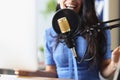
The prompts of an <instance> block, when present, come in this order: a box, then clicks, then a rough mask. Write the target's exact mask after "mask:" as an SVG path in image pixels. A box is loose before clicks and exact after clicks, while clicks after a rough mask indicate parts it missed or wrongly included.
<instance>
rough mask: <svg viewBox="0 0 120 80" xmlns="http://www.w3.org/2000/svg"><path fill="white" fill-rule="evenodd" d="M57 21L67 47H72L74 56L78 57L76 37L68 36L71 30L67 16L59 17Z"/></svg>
mask: <svg viewBox="0 0 120 80" xmlns="http://www.w3.org/2000/svg"><path fill="white" fill-rule="evenodd" d="M57 21H58V25H59V28H60V31H61V33H62V35H63V38H64V41H65V43H66V45H67V47H68V48H70V50H71V52H72V54H73V56H74V57H75V59H77V54H76V51H75V42H74V39H73V38H72V36H68V35H69V32H70V25H69V23H68V20H67V18H66V17H62V18H60V19H58V20H57Z"/></svg>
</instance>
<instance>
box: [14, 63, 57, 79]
mask: <svg viewBox="0 0 120 80" xmlns="http://www.w3.org/2000/svg"><path fill="white" fill-rule="evenodd" d="M15 74H17V75H18V76H36V77H51V78H56V77H57V72H56V67H55V66H51V65H47V66H46V67H45V71H40V70H38V71H36V72H29V71H21V70H19V71H15Z"/></svg>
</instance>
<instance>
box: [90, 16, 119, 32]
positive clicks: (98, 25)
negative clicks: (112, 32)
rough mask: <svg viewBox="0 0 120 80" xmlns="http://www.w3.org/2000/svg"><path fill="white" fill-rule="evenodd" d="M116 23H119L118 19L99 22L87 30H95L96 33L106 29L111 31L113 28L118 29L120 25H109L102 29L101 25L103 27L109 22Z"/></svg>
mask: <svg viewBox="0 0 120 80" xmlns="http://www.w3.org/2000/svg"><path fill="white" fill-rule="evenodd" d="M116 21H120V18H119V19H113V20H109V21H105V22H101V23H97V24H96V25H92V27H91V28H90V29H89V30H94V29H95V30H97V31H101V30H107V29H113V28H117V27H120V23H118V24H114V25H109V26H107V25H106V26H104V27H103V25H105V24H106V23H111V22H116ZM101 26H102V27H101Z"/></svg>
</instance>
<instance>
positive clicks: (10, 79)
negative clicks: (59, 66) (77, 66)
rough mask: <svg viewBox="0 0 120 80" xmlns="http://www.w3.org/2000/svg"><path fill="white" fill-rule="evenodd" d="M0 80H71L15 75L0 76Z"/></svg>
mask: <svg viewBox="0 0 120 80" xmlns="http://www.w3.org/2000/svg"><path fill="white" fill-rule="evenodd" d="M0 80H72V79H58V78H45V77H19V76H16V75H3V74H0Z"/></svg>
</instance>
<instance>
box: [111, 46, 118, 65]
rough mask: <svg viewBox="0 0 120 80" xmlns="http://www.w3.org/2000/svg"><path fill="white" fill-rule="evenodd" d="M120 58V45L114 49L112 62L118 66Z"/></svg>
mask: <svg viewBox="0 0 120 80" xmlns="http://www.w3.org/2000/svg"><path fill="white" fill-rule="evenodd" d="M119 59H120V46H119V47H117V48H116V49H114V50H113V52H112V56H111V63H114V64H115V65H116V66H117V65H118V62H119Z"/></svg>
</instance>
